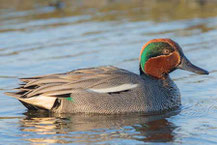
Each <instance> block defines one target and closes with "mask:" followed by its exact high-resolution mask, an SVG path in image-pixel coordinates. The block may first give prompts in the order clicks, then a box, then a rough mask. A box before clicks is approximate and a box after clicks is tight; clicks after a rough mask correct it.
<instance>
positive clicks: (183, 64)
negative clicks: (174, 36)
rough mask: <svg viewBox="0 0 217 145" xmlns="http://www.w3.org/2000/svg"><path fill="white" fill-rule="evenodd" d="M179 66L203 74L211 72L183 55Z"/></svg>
mask: <svg viewBox="0 0 217 145" xmlns="http://www.w3.org/2000/svg"><path fill="white" fill-rule="evenodd" d="M178 68H179V69H183V70H186V71H190V72H194V73H196V74H201V75H208V74H209V72H208V71H206V70H204V69H202V68H199V67H197V66H195V65H193V64H192V63H191V62H190V61H189V60H188V59H187V58H186V57H185V56H183V57H182V60H181V64H180V65H179V66H178Z"/></svg>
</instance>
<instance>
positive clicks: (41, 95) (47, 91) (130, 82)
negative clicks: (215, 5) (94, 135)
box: [8, 39, 207, 114]
mask: <svg viewBox="0 0 217 145" xmlns="http://www.w3.org/2000/svg"><path fill="white" fill-rule="evenodd" d="M162 40H163V43H165V44H163V46H164V47H165V48H163V49H162V50H160V52H161V51H162V52H163V54H160V55H157V56H155V55H150V51H148V53H147V54H146V55H145V56H144V54H143V52H142V53H141V54H140V55H141V59H144V58H143V57H147V56H148V57H150V58H145V59H146V62H140V64H142V65H140V75H137V74H135V73H132V72H129V71H127V70H124V69H120V68H117V67H113V66H105V67H96V68H87V69H79V70H74V71H71V72H68V73H63V74H51V75H46V76H38V77H32V78H25V79H21V81H23V84H21V87H20V88H18V92H16V93H8V95H11V96H14V97H16V98H17V99H18V100H20V101H21V102H22V103H23V104H24V105H25V106H26V107H27V108H28V109H34V110H38V109H45V110H49V111H51V112H57V113H78V112H84V113H104V114H105V113H106V114H115V113H130V112H143V113H153V112H160V111H165V110H170V109H173V108H177V107H179V106H180V105H181V100H180V93H179V90H178V88H177V87H176V85H175V83H174V82H173V81H172V80H171V79H170V77H169V75H168V73H169V72H171V71H172V70H174V68H175V67H178V66H181V65H182V67H185V69H188V70H189V68H190V69H192V68H193V67H194V68H193V70H191V71H194V72H196V71H197V73H201V74H202V73H203V74H207V72H206V71H205V70H202V69H200V68H197V67H195V66H193V65H192V64H190V63H189V64H187V63H186V62H185V63H186V64H187V65H188V68H187V67H186V66H184V65H186V64H184V61H186V60H187V59H186V58H181V55H180V56H179V54H178V51H180V52H179V53H182V51H181V50H179V49H181V48H179V46H178V45H177V46H176V43H175V42H173V41H172V40H170V39H162ZM153 42H154V43H155V44H156V43H158V41H156V40H154V41H153ZM166 42H168V44H170V43H171V47H172V46H174V50H173V49H172V48H168V46H169V45H166V44H167V43H166ZM149 43H150V42H149ZM160 43H162V42H160ZM173 43H174V44H173ZM145 46H147V45H145ZM148 47H150V46H149V45H148ZM152 47H153V46H151V47H150V48H152ZM157 47H159V46H158V44H157ZM146 49H149V48H146ZM160 49H161V48H160ZM165 49H166V50H168V51H165ZM170 49H171V50H170ZM157 50H158V49H157ZM142 51H144V48H143V50H142ZM146 51H147V50H146ZM154 53H159V52H156V50H155V52H154ZM154 53H153V54H154ZM165 53H167V54H165ZM183 57H184V56H183ZM181 59H185V60H182V61H181ZM140 61H141V60H140ZM190 65H192V66H191V67H189V66H190ZM154 66H157V67H158V68H156V67H154Z"/></svg>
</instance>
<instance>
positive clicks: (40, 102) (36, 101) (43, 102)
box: [18, 95, 56, 110]
mask: <svg viewBox="0 0 217 145" xmlns="http://www.w3.org/2000/svg"><path fill="white" fill-rule="evenodd" d="M18 99H19V100H21V101H23V102H25V103H28V104H32V105H35V106H38V107H42V108H45V109H48V110H50V109H51V108H52V107H53V104H54V102H55V100H56V97H46V96H43V95H40V96H36V97H32V98H18Z"/></svg>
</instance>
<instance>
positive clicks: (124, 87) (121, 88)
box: [88, 84, 138, 93]
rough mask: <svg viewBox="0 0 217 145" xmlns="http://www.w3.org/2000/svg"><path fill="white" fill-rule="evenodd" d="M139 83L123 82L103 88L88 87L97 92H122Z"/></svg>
mask: <svg viewBox="0 0 217 145" xmlns="http://www.w3.org/2000/svg"><path fill="white" fill-rule="evenodd" d="M137 86H138V84H123V85H119V86H115V87H110V88H102V89H88V91H91V92H96V93H114V92H121V91H126V90H130V89H133V88H136V87H137Z"/></svg>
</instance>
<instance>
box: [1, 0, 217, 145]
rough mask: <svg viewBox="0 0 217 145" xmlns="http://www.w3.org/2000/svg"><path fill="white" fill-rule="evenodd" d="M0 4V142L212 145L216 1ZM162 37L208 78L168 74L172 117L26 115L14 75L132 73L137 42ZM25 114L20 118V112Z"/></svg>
mask: <svg viewBox="0 0 217 145" xmlns="http://www.w3.org/2000/svg"><path fill="white" fill-rule="evenodd" d="M59 1H60V3H59V2H58V0H46V1H45V0H0V70H1V71H0V141H1V144H29V143H32V144H49V143H56V144H60V143H77V144H89V143H96V144H115V143H116V144H130V145H132V144H144V143H147V144H155V143H156V142H157V143H160V144H176V143H177V144H180V143H182V144H217V139H216V138H217V122H216V120H217V105H216V104H217V99H216V98H217V93H216V92H217V91H216V85H217V83H216V80H217V69H216V68H217V63H216V54H217V47H216V46H217V7H216V5H217V1H215V0H190V1H187V0H152V1H150V0H100V1H99V0H88V1H87V0H70V1H69V0H59ZM160 37H170V38H172V39H174V40H175V41H177V42H179V44H180V45H181V46H182V48H183V50H184V51H185V54H186V56H187V57H188V58H189V59H190V60H191V61H192V62H193V63H194V64H196V65H198V66H201V67H202V68H205V69H207V70H209V72H210V75H209V76H198V75H195V74H192V73H188V72H183V71H175V72H174V73H172V74H171V77H172V78H173V79H174V80H175V82H176V84H177V85H178V87H179V88H180V91H181V94H182V104H183V105H182V106H183V108H182V110H181V112H180V113H178V114H176V113H175V114H172V115H171V114H169V115H168V114H167V115H162V116H144V115H141V114H140V115H139V114H131V115H120V116H117V115H115V116H97V115H81V114H76V115H75V114H74V115H72V114H71V115H69V114H68V115H57V114H47V113H44V112H39V113H36V112H26V110H25V108H24V107H23V106H22V105H21V104H20V103H19V102H18V101H17V100H16V99H14V98H10V97H8V96H5V95H3V92H5V91H9V90H10V89H11V88H15V87H17V86H18V83H19V82H18V80H17V78H19V77H28V76H34V75H43V74H48V73H58V72H66V71H70V70H72V69H77V68H84V67H93V66H101V65H115V66H118V67H121V68H125V69H127V70H129V71H132V72H135V73H138V55H139V52H140V49H141V47H142V45H143V44H144V43H145V42H146V41H148V40H150V39H153V38H160ZM24 112H26V113H24Z"/></svg>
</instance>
